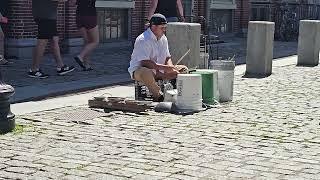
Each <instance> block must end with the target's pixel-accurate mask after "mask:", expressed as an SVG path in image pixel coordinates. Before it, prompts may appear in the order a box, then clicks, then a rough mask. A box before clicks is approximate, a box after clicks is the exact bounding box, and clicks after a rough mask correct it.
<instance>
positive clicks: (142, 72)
mask: <svg viewBox="0 0 320 180" xmlns="http://www.w3.org/2000/svg"><path fill="white" fill-rule="evenodd" d="M154 76H155V75H154V73H153V71H152V70H151V69H148V68H146V67H140V68H139V69H137V70H135V71H134V73H133V78H134V79H135V80H136V81H140V82H142V83H144V84H145V85H146V86H147V87H148V89H149V91H150V92H151V93H152V95H153V97H154V99H158V98H159V97H160V96H161V89H160V87H159V86H158V85H157V83H156V80H155V78H154Z"/></svg>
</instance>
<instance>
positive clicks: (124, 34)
mask: <svg viewBox="0 0 320 180" xmlns="http://www.w3.org/2000/svg"><path fill="white" fill-rule="evenodd" d="M97 12H98V25H99V35H100V40H101V42H108V41H110V40H120V39H127V38H128V10H126V9H108V8H101V9H100V8H99V9H98V10H97Z"/></svg>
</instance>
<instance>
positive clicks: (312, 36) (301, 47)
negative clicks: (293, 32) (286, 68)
mask: <svg viewBox="0 0 320 180" xmlns="http://www.w3.org/2000/svg"><path fill="white" fill-rule="evenodd" d="M319 50H320V21H318V20H301V21H300V27H299V42H298V64H297V65H298V66H317V65H318V64H319Z"/></svg>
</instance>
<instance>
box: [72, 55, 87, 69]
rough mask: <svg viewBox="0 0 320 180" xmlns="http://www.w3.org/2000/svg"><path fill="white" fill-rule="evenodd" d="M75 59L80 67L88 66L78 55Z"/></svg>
mask: <svg viewBox="0 0 320 180" xmlns="http://www.w3.org/2000/svg"><path fill="white" fill-rule="evenodd" d="M74 60H75V61H76V62H77V63H78V64H79V66H80V67H82V68H83V69H85V68H86V66H85V65H84V62H83V61H81V59H80V58H79V57H78V56H76V57H74Z"/></svg>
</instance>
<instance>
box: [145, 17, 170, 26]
mask: <svg viewBox="0 0 320 180" xmlns="http://www.w3.org/2000/svg"><path fill="white" fill-rule="evenodd" d="M149 23H150V26H151V25H162V24H167V23H168V22H167V19H166V17H164V15H162V14H154V15H152V16H151V19H150V21H149Z"/></svg>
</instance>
